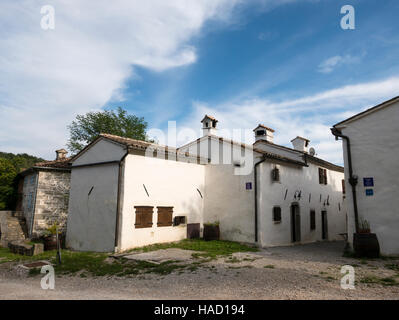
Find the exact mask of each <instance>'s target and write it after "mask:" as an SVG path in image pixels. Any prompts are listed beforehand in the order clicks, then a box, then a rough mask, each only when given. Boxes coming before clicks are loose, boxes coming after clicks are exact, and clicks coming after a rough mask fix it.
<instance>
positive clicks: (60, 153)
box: [55, 149, 68, 160]
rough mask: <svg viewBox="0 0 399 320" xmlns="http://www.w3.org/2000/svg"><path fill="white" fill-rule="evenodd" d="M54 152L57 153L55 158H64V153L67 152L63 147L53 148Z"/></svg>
mask: <svg viewBox="0 0 399 320" xmlns="http://www.w3.org/2000/svg"><path fill="white" fill-rule="evenodd" d="M55 153H56V154H57V157H56V158H55V160H63V159H65V158H66V154H67V153H68V151H66V150H65V149H58V150H55Z"/></svg>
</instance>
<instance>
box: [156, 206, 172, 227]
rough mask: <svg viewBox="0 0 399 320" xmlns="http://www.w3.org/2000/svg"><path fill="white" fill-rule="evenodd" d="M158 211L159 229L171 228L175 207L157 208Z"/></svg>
mask: <svg viewBox="0 0 399 320" xmlns="http://www.w3.org/2000/svg"><path fill="white" fill-rule="evenodd" d="M157 209H158V221H157V226H158V227H169V226H171V225H173V220H172V216H173V207H157Z"/></svg>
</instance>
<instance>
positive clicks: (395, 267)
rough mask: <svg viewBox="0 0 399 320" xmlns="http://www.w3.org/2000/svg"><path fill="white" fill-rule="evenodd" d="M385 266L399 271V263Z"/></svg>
mask: <svg viewBox="0 0 399 320" xmlns="http://www.w3.org/2000/svg"><path fill="white" fill-rule="evenodd" d="M385 268H387V269H391V270H394V271H399V264H397V263H390V264H386V265H385Z"/></svg>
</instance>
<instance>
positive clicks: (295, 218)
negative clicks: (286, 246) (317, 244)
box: [291, 203, 301, 242]
mask: <svg viewBox="0 0 399 320" xmlns="http://www.w3.org/2000/svg"><path fill="white" fill-rule="evenodd" d="M291 241H292V242H300V241H301V215H300V212H299V204H297V203H293V204H292V205H291Z"/></svg>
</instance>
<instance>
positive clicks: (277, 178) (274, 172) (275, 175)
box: [272, 168, 280, 181]
mask: <svg viewBox="0 0 399 320" xmlns="http://www.w3.org/2000/svg"><path fill="white" fill-rule="evenodd" d="M272 181H280V170H279V168H274V169H273V170H272Z"/></svg>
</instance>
